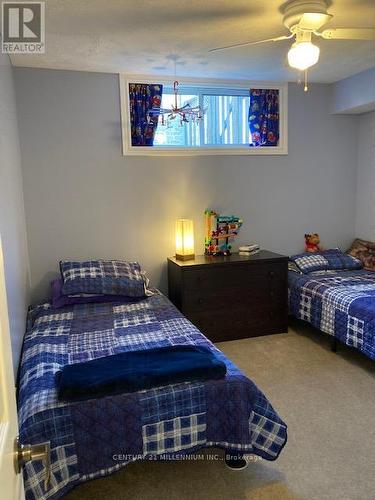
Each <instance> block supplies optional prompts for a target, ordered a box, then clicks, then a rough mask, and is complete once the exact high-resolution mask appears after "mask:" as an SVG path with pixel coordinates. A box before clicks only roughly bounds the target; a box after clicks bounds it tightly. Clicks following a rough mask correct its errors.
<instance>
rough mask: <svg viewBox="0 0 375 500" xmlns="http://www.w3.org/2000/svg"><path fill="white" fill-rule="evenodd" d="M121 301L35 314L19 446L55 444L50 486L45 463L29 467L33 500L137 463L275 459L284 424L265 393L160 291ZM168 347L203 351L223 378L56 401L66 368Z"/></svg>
mask: <svg viewBox="0 0 375 500" xmlns="http://www.w3.org/2000/svg"><path fill="white" fill-rule="evenodd" d="M154 292H155V293H154V295H152V296H151V297H148V298H145V299H142V300H133V301H127V302H119V303H99V304H76V305H73V306H66V307H63V308H61V309H58V310H56V309H53V308H52V307H51V304H50V303H45V304H42V305H39V306H37V307H34V308H32V309H31V310H30V313H29V317H28V328H27V332H26V336H25V340H24V347H23V354H22V361H21V367H20V377H19V397H18V403H19V425H20V439H21V442H24V443H31V444H36V443H41V442H45V441H50V443H51V480H50V484H49V487H48V489H47V490H45V489H44V485H43V481H44V468H43V464H42V463H41V462H34V461H33V462H28V463H27V464H26V466H25V468H24V480H25V489H26V498H27V500H43V499H47V498H48V499H57V498H61V497H62V496H63V495H64V494H65V493H66V492H67V491H69V490H70V489H71V488H73V487H74V486H76V485H78V484H80V483H83V482H85V481H87V480H90V479H94V478H97V477H101V476H105V475H108V474H110V473H112V472H115V471H117V470H118V469H120V468H121V467H123V466H125V465H126V464H127V463H130V462H132V461H134V460H137V459H140V460H142V459H145V460H147V459H153V460H154V459H164V460H165V459H178V458H179V457H180V458H181V457H182V456H183V455H185V454H188V453H192V452H194V451H196V450H198V449H199V448H203V447H211V446H217V447H221V448H223V449H226V450H230V451H232V452H234V453H235V452H237V453H244V454H256V455H259V456H261V457H263V458H265V459H267V460H275V459H276V458H277V457H278V455H279V453H280V451H281V450H282V448H283V446H284V444H285V443H286V439H287V428H286V425H285V423H284V422H283V421H282V420H281V418H280V417H279V416H278V415H277V413H276V412H275V410H274V409H273V408H272V406H271V404H270V402H269V401H268V400H267V398H266V397H265V396H264V394H263V393H262V392H261V391H260V390H259V389H258V388H257V387H256V385H255V384H254V383H253V382H252V381H251V380H249V379H248V378H247V377H246V376H245V375H243V373H241V371H240V370H239V369H238V368H237V367H236V366H235V365H234V364H233V363H231V361H229V360H228V359H227V358H226V357H225V356H224V354H222V353H221V352H220V351H219V350H218V349H217V348H216V347H215V346H214V345H213V344H212V343H211V342H209V341H208V340H207V339H206V337H204V335H202V334H201V333H200V332H199V330H197V328H195V327H194V326H193V325H192V324H191V323H190V322H189V321H188V320H187V319H186V318H184V317H183V316H182V315H181V313H180V312H179V311H178V310H177V309H176V308H175V307H174V306H173V305H172V304H171V303H170V302H169V300H168V299H167V298H166V297H164V296H163V295H162V294H160V293H159V292H157V291H155V290H154ZM171 345H198V346H199V345H202V346H208V347H209V348H210V349H212V350H213V351H214V352H215V354H216V355H217V356H218V357H219V359H221V360H223V361H224V362H225V364H226V366H227V374H226V376H225V378H223V379H220V380H206V381H202V382H199V381H198V382H184V383H178V384H173V385H168V386H163V387H156V388H152V389H147V390H142V391H139V392H133V393H124V394H117V395H112V396H105V397H101V398H98V399H90V400H87V401H78V402H74V403H66V402H62V401H59V400H58V399H57V393H56V388H55V374H56V372H57V371H59V370H60V369H61V368H62V367H63V366H65V365H67V364H72V363H79V362H83V361H85V360H92V359H96V358H99V357H103V356H109V355H112V354H116V353H120V352H126V351H136V350H142V349H152V348H155V347H163V346H171Z"/></svg>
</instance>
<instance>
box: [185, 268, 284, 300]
mask: <svg viewBox="0 0 375 500" xmlns="http://www.w3.org/2000/svg"><path fill="white" fill-rule="evenodd" d="M285 278H286V272H285V266H284V265H279V264H260V265H256V266H255V265H243V266H242V265H237V266H231V267H229V266H215V267H213V268H206V269H193V270H189V271H185V272H184V273H183V285H184V288H185V290H201V291H211V290H212V291H215V293H218V294H220V293H223V291H224V293H225V288H227V289H230V290H232V291H234V290H257V289H259V288H262V287H265V286H267V287H269V286H272V284H274V285H275V286H277V285H278V284H279V283H280V280H281V279H285Z"/></svg>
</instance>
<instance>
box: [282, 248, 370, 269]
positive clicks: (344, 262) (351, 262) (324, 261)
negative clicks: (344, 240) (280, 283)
mask: <svg viewBox="0 0 375 500" xmlns="http://www.w3.org/2000/svg"><path fill="white" fill-rule="evenodd" d="M290 260H291V261H292V262H294V263H295V264H296V265H297V266H298V268H299V269H300V270H301V271H302V272H303V273H305V274H307V273H311V272H313V271H328V270H331V269H337V270H340V269H341V270H343V269H347V270H355V269H361V268H362V263H361V261H360V260H358V259H356V258H355V257H352V256H351V255H348V254H345V253H343V252H341V251H340V250H337V249H333V250H326V251H323V252H317V253H309V252H306V253H301V254H298V255H293V256H292V257H290Z"/></svg>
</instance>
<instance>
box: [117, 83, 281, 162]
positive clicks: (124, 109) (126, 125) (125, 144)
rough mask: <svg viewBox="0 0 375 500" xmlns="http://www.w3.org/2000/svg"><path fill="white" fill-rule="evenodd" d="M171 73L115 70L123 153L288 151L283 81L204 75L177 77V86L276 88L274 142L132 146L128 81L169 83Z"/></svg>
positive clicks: (189, 153)
mask: <svg viewBox="0 0 375 500" xmlns="http://www.w3.org/2000/svg"><path fill="white" fill-rule="evenodd" d="M175 79H176V78H175V77H173V76H172V77H165V76H163V77H158V76H155V77H150V76H144V75H125V74H119V84H120V107H121V129H122V151H123V155H124V156H212V155H217V156H229V155H240V156H247V155H252V156H253V155H255V156H263V155H273V156H275V155H287V154H288V84H287V83H286V82H264V81H243V80H241V81H239V80H217V79H216V80H213V79H206V78H202V79H201V78H181V80H182V82H183V83H182V84H181V87H183V88H184V89H186V88H189V87H192V88H194V87H195V88H196V87H200V88H204V87H207V89H210V90H212V89H230V90H236V89H237V90H244V89H246V90H248V89H250V88H259V89H276V90H278V91H279V113H280V122H279V127H280V133H279V144H278V146H260V147H249V146H238V145H233V146H231V145H225V146H216V145H214V146H209V145H204V146H198V147H183V148H182V147H176V146H155V147H152V146H132V144H131V127H130V109H129V83H145V84H152V83H160V84H163V85H168V86H170V85H171V82H173V81H174V80H175Z"/></svg>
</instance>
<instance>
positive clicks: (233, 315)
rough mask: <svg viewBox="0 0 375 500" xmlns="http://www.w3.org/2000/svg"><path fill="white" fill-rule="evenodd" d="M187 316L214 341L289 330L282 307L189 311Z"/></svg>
mask: <svg viewBox="0 0 375 500" xmlns="http://www.w3.org/2000/svg"><path fill="white" fill-rule="evenodd" d="M186 316H187V318H188V319H189V320H190V321H191V322H192V323H193V324H194V325H195V326H196V327H197V328H199V330H200V331H201V332H202V333H203V334H204V335H206V336H207V337H208V338H209V339H210V340H211V341H213V342H221V341H224V340H235V339H241V338H247V337H256V336H259V335H268V334H271V333H276V332H280V331H286V330H287V317H286V315H284V310H283V309H282V308H276V309H272V308H269V309H266V308H264V309H262V310H258V311H257V312H255V311H249V310H248V309H238V310H234V311H230V312H228V313H224V314H221V313H216V314H215V313H207V312H206V313H203V314H202V313H196V312H195V313H194V312H191V313H188V314H186Z"/></svg>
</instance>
